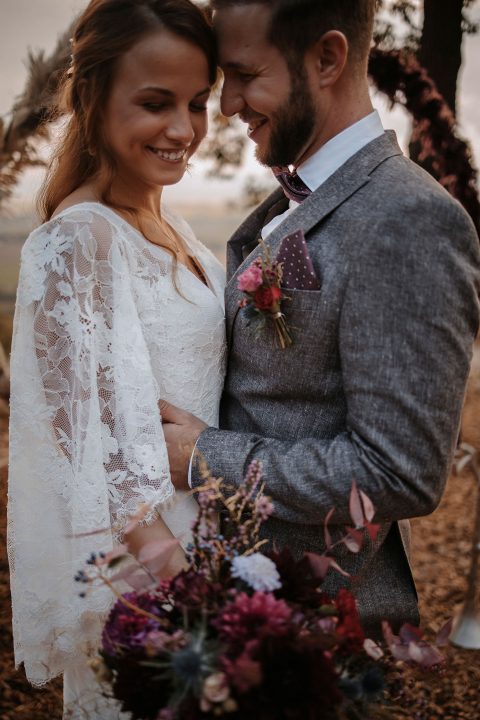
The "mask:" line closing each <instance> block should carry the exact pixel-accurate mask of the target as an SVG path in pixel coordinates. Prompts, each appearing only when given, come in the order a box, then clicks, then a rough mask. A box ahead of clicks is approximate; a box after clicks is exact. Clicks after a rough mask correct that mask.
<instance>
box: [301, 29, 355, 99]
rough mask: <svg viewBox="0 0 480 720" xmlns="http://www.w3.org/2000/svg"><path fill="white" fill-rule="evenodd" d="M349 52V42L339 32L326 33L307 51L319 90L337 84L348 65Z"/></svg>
mask: <svg viewBox="0 0 480 720" xmlns="http://www.w3.org/2000/svg"><path fill="white" fill-rule="evenodd" d="M348 51H349V46H348V40H347V38H346V37H345V35H344V34H343V33H341V32H339V31H338V30H330V31H329V32H326V33H325V34H324V35H322V37H321V38H320V39H319V40H317V42H316V43H315V45H313V47H311V48H310V50H308V51H307V55H310V58H309V59H310V65H311V66H312V65H313V70H314V74H315V77H316V81H317V86H318V88H320V89H323V88H327V87H330V86H331V85H334V84H335V83H336V82H337V80H338V79H339V78H340V76H341V75H342V74H343V71H344V70H345V66H346V65H347V61H348Z"/></svg>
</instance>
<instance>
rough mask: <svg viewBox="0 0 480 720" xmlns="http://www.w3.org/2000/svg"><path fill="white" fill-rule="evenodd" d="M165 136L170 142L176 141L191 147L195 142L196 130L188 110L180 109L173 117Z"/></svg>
mask: <svg viewBox="0 0 480 720" xmlns="http://www.w3.org/2000/svg"><path fill="white" fill-rule="evenodd" d="M165 135H166V136H167V137H168V139H169V140H174V141H175V142H178V143H181V144H182V145H190V144H191V143H192V142H193V140H194V138H195V130H194V129H193V125H192V119H191V116H190V111H189V110H188V109H185V110H183V109H178V110H177V111H176V112H175V113H173V114H172V115H171V117H170V122H169V124H168V127H167V128H166V130H165Z"/></svg>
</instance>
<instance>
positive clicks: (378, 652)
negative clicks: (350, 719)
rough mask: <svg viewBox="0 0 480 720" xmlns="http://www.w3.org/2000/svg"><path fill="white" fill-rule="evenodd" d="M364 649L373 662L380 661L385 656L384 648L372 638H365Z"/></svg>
mask: <svg viewBox="0 0 480 720" xmlns="http://www.w3.org/2000/svg"><path fill="white" fill-rule="evenodd" d="M363 649H364V650H365V652H366V653H367V655H368V656H369V657H371V658H372V660H380V658H382V657H383V655H384V652H383V650H382V648H381V647H380V646H379V645H377V643H376V642H375V641H374V640H371V639H370V638H365V640H364V643H363Z"/></svg>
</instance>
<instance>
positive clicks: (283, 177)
mask: <svg viewBox="0 0 480 720" xmlns="http://www.w3.org/2000/svg"><path fill="white" fill-rule="evenodd" d="M272 171H273V174H274V175H275V177H276V178H277V180H278V182H279V183H280V185H281V186H282V188H283V192H284V193H285V195H286V196H287V198H288V199H289V200H294V201H295V202H297V203H302V202H303V201H304V200H305V199H306V198H307V197H308V196H309V195H311V194H312V191H311V190H310V188H309V187H307V186H306V185H305V183H304V182H303V180H302V179H301V178H299V177H298V175H297V173H296V171H294V172H293V173H291V172H290V171H289V169H288V168H285V167H274V168H272Z"/></svg>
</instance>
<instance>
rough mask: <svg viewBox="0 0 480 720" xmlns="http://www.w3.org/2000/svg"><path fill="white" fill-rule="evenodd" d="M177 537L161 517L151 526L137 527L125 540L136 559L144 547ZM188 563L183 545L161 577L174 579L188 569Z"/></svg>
mask: <svg viewBox="0 0 480 720" xmlns="http://www.w3.org/2000/svg"><path fill="white" fill-rule="evenodd" d="M174 539H175V536H174V535H173V533H172V532H171V531H170V529H169V528H168V526H167V525H166V524H165V522H164V521H163V520H162V518H161V517H159V518H158V520H155V522H153V523H152V524H151V525H137V526H136V527H135V528H134V529H133V530H131V531H130V532H129V533H128V535H127V536H126V538H125V541H124V542H125V544H126V546H127V547H128V551H129V552H130V553H131V554H132V555H133V556H134V557H136V558H138V555H139V553H140V550H141V549H142V548H143V546H144V545H148V544H149V543H152V542H159V541H162V540H174ZM187 567H188V565H187V561H186V559H185V553H184V552H183V549H182V547H181V545H178V547H177V548H176V549H175V552H174V553H173V555H172V557H171V558H170V560H169V561H168V563H167V565H166V566H165V568H164V569H163V570H162V572H161V577H165V578H167V577H172V576H173V575H177V573H179V572H180V571H181V570H185V569H187Z"/></svg>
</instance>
